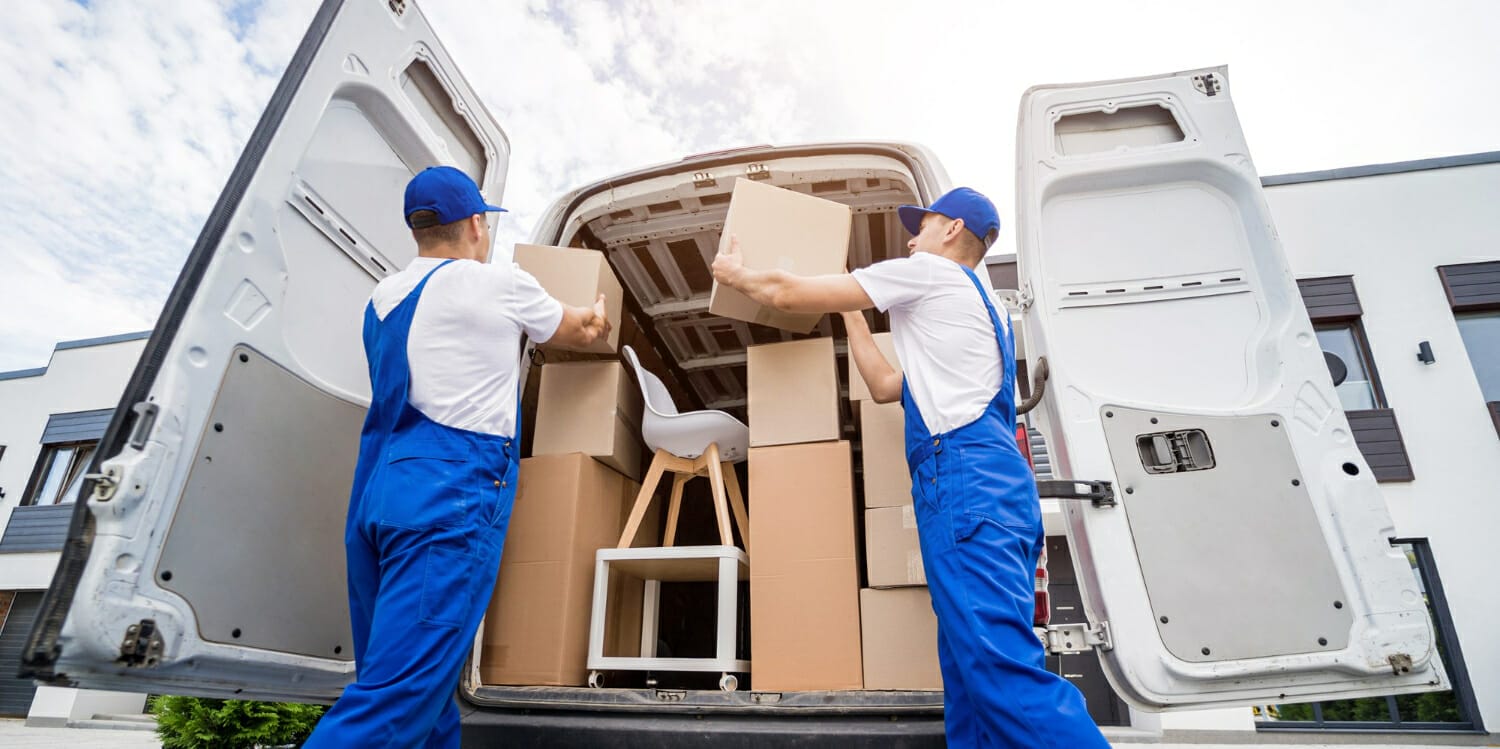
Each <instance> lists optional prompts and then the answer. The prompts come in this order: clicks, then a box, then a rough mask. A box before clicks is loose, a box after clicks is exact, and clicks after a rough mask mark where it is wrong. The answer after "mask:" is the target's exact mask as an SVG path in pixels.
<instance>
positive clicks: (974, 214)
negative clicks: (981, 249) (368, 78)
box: [896, 187, 1000, 247]
mask: <svg viewBox="0 0 1500 749" xmlns="http://www.w3.org/2000/svg"><path fill="white" fill-rule="evenodd" d="M929 213H938V214H942V215H944V216H947V217H948V218H961V219H963V220H964V228H965V229H968V230H969V231H971V232H973V233H974V236H976V237H979V241H981V242H984V246H985V247H989V246H990V245H993V244H994V243H995V238H996V237H998V236H1000V213H999V212H998V211H996V210H995V204H994V203H991V202H990V199H989V198H986V197H985V196H983V195H981V194H979V193H978V192H977V191H975V190H971V189H969V188H967V187H955V188H953V189H952V190H949V191H948V193H947V194H946V195H944V196H943V197H941V198H938V199H937V200H936V201H934V202H933V204H932V206H931V207H930V208H923V207H921V206H917V205H903V206H901V207H900V208H897V209H896V214H897V215H899V216H900V217H901V225H902V226H905V227H906V230H907V231H909V232H911V233H912V234H914V235H915V234H920V233H922V217H923V216H926V215H927V214H929Z"/></svg>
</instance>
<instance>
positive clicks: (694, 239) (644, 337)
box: [463, 147, 942, 738]
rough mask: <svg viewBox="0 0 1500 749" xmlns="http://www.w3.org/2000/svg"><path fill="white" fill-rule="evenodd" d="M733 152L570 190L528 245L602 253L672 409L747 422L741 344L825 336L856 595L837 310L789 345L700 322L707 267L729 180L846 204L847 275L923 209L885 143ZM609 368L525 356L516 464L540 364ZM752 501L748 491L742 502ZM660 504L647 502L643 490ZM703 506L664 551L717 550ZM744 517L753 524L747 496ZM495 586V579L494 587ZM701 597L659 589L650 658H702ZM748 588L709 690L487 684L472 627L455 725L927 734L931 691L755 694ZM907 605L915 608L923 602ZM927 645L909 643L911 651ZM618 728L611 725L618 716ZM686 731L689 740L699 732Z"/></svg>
mask: <svg viewBox="0 0 1500 749" xmlns="http://www.w3.org/2000/svg"><path fill="white" fill-rule="evenodd" d="M737 156H739V158H738V159H737V160H736V159H732V158H731V159H723V158H720V159H718V160H715V161H713V168H712V170H711V171H710V170H709V169H708V168H707V167H705V166H704V164H703V161H704V160H702V159H700V160H698V161H697V162H694V161H689V162H684V163H683V164H682V165H680V166H678V167H676V168H675V169H674V168H671V167H667V168H658V169H655V170H645V171H642V172H638V173H635V174H632V175H627V176H626V177H624V178H617V179H615V180H612V181H610V182H608V183H601V184H598V185H594V186H592V187H589V188H585V189H583V190H580V191H578V192H576V193H574V194H573V195H572V196H570V197H569V198H565V199H564V201H562V202H560V204H559V208H558V209H555V210H554V212H553V213H552V214H551V215H549V216H548V217H547V218H546V219H544V220H543V222H542V224H541V225H540V226H539V227H538V229H537V231H536V233H535V235H534V237H533V241H534V242H536V243H538V244H547V245H553V246H559V247H574V248H585V249H592V250H597V251H601V252H603V253H604V254H605V256H606V257H607V259H608V263H609V265H610V267H611V268H612V269H613V270H614V273H615V275H616V276H617V277H618V279H619V281H620V284H621V286H622V287H623V290H624V312H623V314H622V319H621V320H619V321H617V323H616V324H617V327H618V328H619V329H620V345H621V347H622V348H623V347H624V346H627V345H628V346H631V347H632V348H633V349H634V350H635V351H636V352H637V354H638V355H639V357H640V359H641V363H642V365H643V366H644V367H645V368H646V369H648V370H650V371H651V372H654V373H656V374H657V376H659V377H660V378H661V379H662V380H663V382H664V383H665V385H666V386H667V388H668V389H669V390H670V392H671V395H672V398H673V400H674V402H675V404H676V405H677V407H678V408H679V409H682V410H684V411H687V410H696V409H705V408H706V409H718V410H723V411H726V412H728V413H730V414H732V415H734V416H735V417H736V418H738V419H740V420H741V421H746V422H748V420H749V414H748V413H747V393H748V379H747V371H746V369H747V368H746V359H747V354H746V350H747V348H748V347H750V346H755V345H760V344H768V343H777V342H787V341H794V340H805V339H814V338H828V339H832V340H833V348H834V352H835V356H836V359H837V366H836V367H835V370H836V373H837V375H836V376H837V378H838V393H839V397H838V429H839V432H838V435H837V437H838V439H842V440H846V441H847V443H848V444H849V445H851V447H852V449H853V451H854V452H853V456H852V466H853V474H854V476H853V478H854V482H853V483H854V495H855V496H854V498H853V499H854V501H853V507H852V509H853V516H854V518H855V521H854V522H855V524H856V527H855V533H854V537H855V538H856V539H857V542H856V548H857V551H856V557H857V560H858V563H857V565H856V566H857V567H858V569H859V579H858V583H857V587H858V588H860V589H863V588H866V587H868V580H866V576H865V565H864V549H863V546H864V538H865V533H864V529H863V521H862V518H863V513H862V512H860V511H858V508H861V507H863V506H864V502H863V489H862V476H861V474H862V470H861V468H860V465H861V461H860V459H859V450H860V446H859V445H860V440H859V436H860V434H859V427H858V418H857V406H856V404H854V403H852V402H851V401H850V398H849V395H850V391H849V382H848V376H849V372H850V368H849V366H848V361H847V358H846V350H847V349H846V343H845V341H844V330H843V326H842V324H841V321H840V320H839V318H838V316H837V315H827V316H824V317H823V318H821V319H820V320H819V322H818V324H817V326H816V327H815V328H814V329H813V330H812V331H811V332H809V333H806V334H799V333H791V332H787V331H784V330H779V329H776V328H772V327H766V326H762V325H755V324H751V323H747V322H741V321H738V320H732V319H728V318H724V317H719V316H716V315H712V314H710V313H709V311H708V308H709V297H710V292H711V289H712V285H713V280H712V274H711V272H710V270H709V267H710V264H711V263H712V261H713V258H714V256H715V255H716V254H717V252H718V249H719V242H720V235H721V232H722V229H723V226H724V222H725V217H726V213H727V210H728V208H729V203H730V194H731V192H732V191H733V189H734V184H735V178H736V177H741V178H749V179H754V180H757V181H761V182H763V183H766V184H770V185H773V186H776V187H780V188H785V189H788V190H793V191H796V192H800V193H804V194H808V195H812V196H815V197H818V198H823V199H826V200H831V201H836V202H839V203H842V204H844V205H847V206H848V207H849V208H850V209H851V210H852V213H853V222H852V230H851V234H850V240H849V250H848V267H849V268H851V269H853V268H858V267H863V266H866V265H869V264H870V263H873V262H878V261H880V260H884V259H887V258H893V257H904V256H905V255H906V254H907V251H906V246H905V245H906V241H907V234H906V232H905V230H904V229H902V227H901V223H900V221H899V219H898V218H897V215H896V208H897V206H899V205H902V204H907V203H921V202H923V201H924V200H925V199H926V196H925V195H924V193H925V192H926V190H925V189H922V188H919V184H921V183H920V181H919V177H918V176H916V174H915V173H914V172H915V171H916V170H915V168H914V167H913V164H912V162H911V161H909V160H907V159H906V158H904V155H903V153H902V152H901V151H899V150H898V149H896V148H894V147H892V148H890V149H878V150H877V149H870V148H869V147H865V148H864V150H863V152H861V150H860V149H857V148H853V147H851V148H850V149H849V151H848V152H842V151H838V150H830V149H826V148H825V149H824V150H823V151H821V152H819V153H808V154H805V155H804V154H798V153H797V149H787V148H781V149H775V151H774V157H772V158H768V159H766V160H764V161H760V160H757V158H756V154H755V153H747V154H743V155H741V154H737ZM725 175H732V176H728V177H726V176H725ZM788 230H789V231H790V230H794V228H793V227H789V228H788ZM867 314H869V315H870V321H871V328H872V330H874V331H876V332H879V331H885V330H888V329H889V326H888V322H887V320H886V319H885V316H884V315H881V314H878V313H874V312H873V311H872V312H871V313H867ZM614 358H617V357H616V356H615V355H600V354H592V353H580V352H572V351H558V350H552V349H546V350H543V349H534V350H533V351H532V352H531V354H530V364H531V366H530V367H529V371H528V373H527V375H526V385H525V388H524V395H523V406H522V411H523V419H524V423H525V424H527V425H528V427H527V429H526V430H525V434H524V437H523V446H522V455H523V456H527V457H529V456H531V455H532V448H533V444H532V434H533V430H532V429H531V425H535V424H537V423H538V418H539V415H538V404H539V400H542V399H541V398H540V391H541V386H540V381H541V380H542V379H543V378H542V377H539V376H538V374H539V372H541V371H542V370H544V369H545V365H546V364H553V363H559V362H576V361H590V360H609V359H614ZM538 365H542V366H540V367H539V366H538ZM821 444H833V443H821ZM651 457H652V456H651V455H650V451H649V450H643V451H642V455H641V458H640V460H641V465H640V466H639V468H640V469H642V470H640V471H638V472H637V473H636V475H641V474H642V473H644V470H643V469H644V468H645V466H646V465H647V464H649V462H650V460H651ZM737 468H738V469H739V481H740V483H741V485H742V486H744V485H747V480H748V478H749V476H748V473H749V472H748V471H746V470H745V469H746V466H745V464H743V463H742V464H740V465H738V466H737ZM523 491H524V488H523ZM753 492H754V489H753V487H752V488H751V489H750V493H751V494H752V495H753ZM663 493H664V492H663V491H660V490H659V491H658V495H660V494H663ZM709 497H710V492H709V486H708V482H707V481H694V482H691V483H689V484H688V485H687V488H686V495H685V499H684V501H683V504H682V514H681V520H680V524H679V530H678V534H677V540H676V545H679V546H692V545H706V544H716V543H718V542H719V541H718V532H717V529H716V525H715V519H714V514H713V509H712V503H711V502H710V499H709ZM749 512H750V515H751V517H752V518H754V517H755V513H756V508H755V504H754V500H753V499H752V500H751V503H750V508H749ZM664 516H665V513H657V514H655V516H654V520H655V521H656V526H655V527H654V528H652V529H649V532H650V533H651V534H652V535H653V536H654V537H656V538H660V533H661V532H662V530H663V528H662V526H663V524H664V522H665V517H664ZM753 525H754V521H753V520H752V526H753ZM512 532H513V533H514V532H515V530H514V527H513V528H512ZM611 545H612V544H611ZM638 545H639V544H638ZM590 554H592V550H590ZM590 558H591V557H590ZM752 574H753V569H752ZM504 577H505V575H504V574H503V573H502V585H503V580H504ZM716 589H717V588H716V584H715V583H696V582H683V583H668V582H664V583H662V584H661V592H660V599H659V600H660V616H659V621H660V623H659V629H658V643H659V647H660V648H661V649H662V650H663V651H664V652H667V651H669V652H671V653H672V654H673V655H674V656H677V657H700V656H710V655H712V651H713V647H714V632H715V612H716V610H717V609H716V605H715V597H716ZM854 592H856V591H851V594H853V593H854ZM748 593H749V584H748V582H746V581H743V580H742V581H741V582H740V599H741V600H740V605H739V607H738V611H739V618H740V622H739V625H740V627H739V639H738V649H739V651H740V652H739V653H738V654H737V657H741V658H745V657H748V658H749V659H750V660H751V661H752V670H751V672H750V673H749V674H748V675H741V676H740V679H739V688H738V690H736V691H722V690H721V689H720V688H719V686H718V683H717V682H718V680H719V675H718V674H717V673H685V672H645V671H640V672H629V671H626V672H609V673H608V674H606V675H605V676H604V679H603V683H602V687H603V688H590V687H588V686H543V685H525V684H488V683H485V680H484V678H483V674H484V673H488V672H490V668H489V666H490V665H491V664H487V663H485V657H486V656H485V655H483V654H486V653H489V652H492V651H491V650H489V649H488V648H487V647H486V645H485V643H484V642H483V637H484V636H485V635H484V633H485V629H486V628H485V627H481V634H480V641H479V642H477V645H476V648H475V650H474V653H475V654H476V657H474V658H473V659H472V660H471V663H470V666H469V669H468V670H467V672H466V675H465V681H464V686H463V689H464V692H465V695H466V697H467V698H468V700H470V701H471V702H473V703H474V704H476V705H479V706H484V707H486V708H498V709H499V710H481V711H479V712H478V713H476V714H475V715H474V716H471V717H470V718H467V719H466V725H469V726H471V727H472V728H475V729H478V728H480V725H479V724H483V723H486V722H489V721H499V722H500V723H503V724H505V725H506V726H508V727H509V729H515V728H516V725H515V723H514V721H512V720H509V719H506V718H504V717H503V716H504V715H507V714H510V715H513V716H521V715H532V714H534V713H535V711H563V712H573V711H587V712H591V713H597V712H599V711H605V712H614V713H622V714H645V713H657V714H660V713H662V712H670V713H696V714H699V715H700V716H702V715H718V716H722V717H723V719H726V720H732V719H733V716H734V715H736V714H740V715H744V714H753V715H756V716H763V717H764V718H771V717H773V716H783V717H788V718H789V717H791V716H822V717H825V718H835V717H840V716H842V717H844V718H850V719H857V720H856V723H858V722H860V721H865V720H872V719H874V720H878V721H879V723H878V725H877V724H871V730H874V731H878V732H881V733H888V732H889V730H890V728H891V726H890V722H891V721H894V720H914V721H916V722H917V723H920V724H924V725H925V727H924V728H923V729H920V730H918V729H917V728H916V726H915V725H913V726H911V727H910V728H911V729H912V730H915V731H916V733H914V734H912V735H914V736H915V735H922V736H924V737H931V736H933V735H936V736H939V737H940V736H941V731H942V727H941V713H942V692H941V691H935V690H929V691H922V690H910V691H904V690H878V689H867V690H851V689H845V690H813V691H789V690H777V691H767V690H761V689H757V685H756V675H755V671H754V666H753V663H754V660H755V657H756V655H757V654H755V653H751V652H749V641H750V639H749V638H750V630H749V612H750V610H751V609H750V606H749V602H748V599H749V595H748ZM922 598H923V600H924V601H925V598H926V596H925V595H923V596H922ZM534 605H535V604H534ZM636 610H637V611H638V610H639V609H638V608H637V609H636ZM492 611H493V609H492ZM852 613H853V615H854V618H855V621H851V622H849V623H848V624H849V625H850V627H852V629H853V631H854V632H855V637H858V632H859V622H858V621H857V617H858V609H857V606H856V607H855V608H854V610H853V612H852ZM613 614H614V612H611V615H612V616H613ZM927 645H928V643H921V644H920V645H914V647H915V648H916V649H918V650H921V649H923V646H927ZM760 655H762V656H766V655H769V654H760ZM507 709H509V710H507ZM512 711H515V712H512ZM481 716H484V717H481ZM601 717H602V716H601ZM620 719H622V720H623V719H626V718H625V716H624V715H621V716H620ZM521 722H522V723H525V722H526V721H525V720H521ZM794 724H796V722H795V721H794ZM590 725H598V724H596V723H591V724H590ZM698 725H699V728H700V729H706V728H707V727H706V726H703V724H701V723H700V724H698ZM755 725H756V727H757V728H756V730H757V731H760V730H771V731H772V732H773V733H775V730H774V729H773V727H772V724H771V723H768V722H763V721H757V722H755ZM845 728H846V729H847V734H846V735H848V736H850V737H851V738H852V737H854V736H856V735H858V734H859V733H860V732H861V729H859V728H858V727H857V726H856V725H854V724H851V725H849V726H844V728H841V729H840V730H841V731H843V730H844V729H845ZM788 730H790V731H791V732H792V733H798V732H802V731H805V730H809V729H808V728H806V727H805V726H803V727H796V728H791V729H788ZM934 732H935V734H934ZM506 735H507V736H509V735H512V734H509V733H507V734H506Z"/></svg>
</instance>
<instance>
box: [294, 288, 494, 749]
mask: <svg viewBox="0 0 1500 749" xmlns="http://www.w3.org/2000/svg"><path fill="white" fill-rule="evenodd" d="M448 262H452V261H451V260H450V261H448ZM447 264H448V263H447V262H445V263H443V264H442V265H439V266H438V267H437V268H434V269H433V270H432V271H430V272H429V273H428V274H427V276H426V277H424V278H423V279H422V281H421V283H418V284H417V287H416V288H415V289H413V290H412V292H411V293H410V294H408V295H407V297H406V298H405V299H404V300H402V301H401V303H400V304H398V305H397V306H396V308H395V309H393V310H391V312H390V314H388V315H386V317H385V319H384V320H381V319H379V318H378V317H376V315H375V308H374V305H373V304H372V305H371V306H369V307H367V308H366V310H365V325H364V343H365V356H366V358H368V359H369V364H370V385H371V398H370V411H369V413H368V414H367V415H366V416H365V424H364V429H363V430H362V432H361V434H360V442H359V461H358V463H357V464H356V465H355V469H354V486H353V489H352V491H351V492H350V497H349V518H348V522H347V524H346V526H345V529H344V543H345V547H346V551H347V554H348V567H349V615H350V619H351V621H352V624H353V629H354V662H355V667H356V670H357V679H356V680H355V682H354V683H353V684H350V685H349V686H348V687H347V688H345V689H344V693H343V696H341V697H340V698H339V700H338V701H337V702H335V703H334V705H333V707H332V708H331V709H330V710H329V711H328V713H327V714H325V715H324V716H323V719H322V721H320V722H319V723H318V727H317V730H316V731H314V733H313V735H312V737H311V738H310V739H309V740H308V741H307V743H306V744H305V745H304V746H306V747H313V748H314V749H316V748H318V747H361V748H362V749H366V748H373V747H403V748H405V747H418V746H428V747H457V746H458V745H459V713H458V707H457V705H455V704H454V693H455V691H456V689H457V686H458V679H459V671H460V669H461V668H462V666H463V663H464V660H465V658H466V657H467V655H468V653H469V649H470V647H471V646H472V645H473V641H474V631H475V630H476V629H478V627H479V620H480V618H481V617H483V616H484V611H485V607H486V606H488V605H489V599H490V594H491V592H492V591H493V590H494V587H495V575H496V573H497V572H498V570H499V568H500V549H501V546H502V543H503V541H504V540H505V528H506V525H507V524H508V523H509V522H510V511H511V504H512V502H513V501H514V499H515V493H516V472H517V467H518V462H517V458H516V456H517V453H518V452H519V444H518V443H516V442H515V441H514V440H513V439H512V438H510V437H501V436H497V435H491V434H481V433H478V432H470V431H466V430H463V429H456V428H454V427H450V426H445V425H443V424H439V423H437V422H435V421H433V420H431V419H429V418H427V417H426V416H424V415H423V414H422V412H421V411H418V410H417V409H416V408H414V407H413V406H412V405H411V403H410V402H409V401H408V400H407V394H408V392H409V387H408V386H409V384H410V380H411V368H410V366H409V364H408V362H407V359H406V350H407V349H406V341H407V336H408V335H409V334H410V332H411V321H412V316H413V314H414V313H415V312H416V309H417V301H418V300H419V299H420V298H421V296H422V290H423V288H425V287H426V286H427V281H428V280H429V279H431V278H432V274H433V273H436V272H437V271H439V270H441V269H442V268H443V266H445V265H447ZM516 423H517V432H519V431H520V429H519V424H520V413H519V409H518V411H517V414H516Z"/></svg>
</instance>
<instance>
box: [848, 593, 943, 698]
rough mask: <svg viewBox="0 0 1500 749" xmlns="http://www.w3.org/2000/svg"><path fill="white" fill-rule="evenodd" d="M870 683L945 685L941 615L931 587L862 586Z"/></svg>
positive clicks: (913, 686)
mask: <svg viewBox="0 0 1500 749" xmlns="http://www.w3.org/2000/svg"><path fill="white" fill-rule="evenodd" d="M859 612H860V621H862V622H863V623H864V633H863V634H864V644H865V689H942V688H943V674H942V671H941V669H940V668H939V666H938V655H937V615H936V614H934V613H933V612H932V599H931V598H930V597H929V596H928V594H927V589H926V588H896V589H894V590H861V591H860V592H859Z"/></svg>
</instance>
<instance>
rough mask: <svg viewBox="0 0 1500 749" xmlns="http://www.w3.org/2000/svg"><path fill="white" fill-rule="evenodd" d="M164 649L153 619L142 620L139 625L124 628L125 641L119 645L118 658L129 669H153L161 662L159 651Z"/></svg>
mask: <svg viewBox="0 0 1500 749" xmlns="http://www.w3.org/2000/svg"><path fill="white" fill-rule="evenodd" d="M164 647H166V644H165V643H164V642H162V639H161V631H160V630H158V629H157V628H156V620H155V619H142V620H141V621H140V623H139V624H132V625H130V626H129V627H126V628H125V640H124V642H122V643H120V658H119V660H118V661H116V662H117V663H123V664H125V665H126V666H128V667H131V668H140V667H142V666H144V667H146V668H151V667H154V666H155V665H156V664H157V662H158V661H159V660H161V651H162V649H163V648H164Z"/></svg>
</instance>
